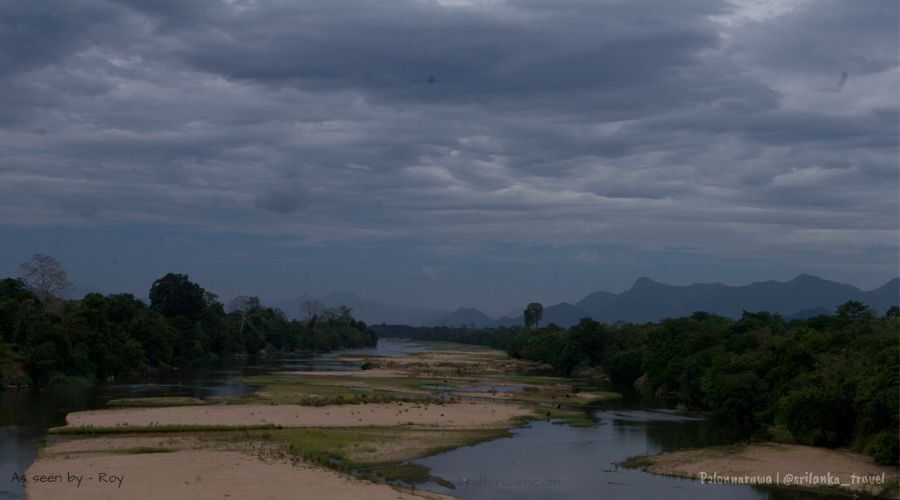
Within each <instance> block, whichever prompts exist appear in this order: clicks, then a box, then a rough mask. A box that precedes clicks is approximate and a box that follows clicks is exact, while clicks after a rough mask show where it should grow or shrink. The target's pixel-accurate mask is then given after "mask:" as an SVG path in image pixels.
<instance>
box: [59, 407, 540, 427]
mask: <svg viewBox="0 0 900 500" xmlns="http://www.w3.org/2000/svg"><path fill="white" fill-rule="evenodd" d="M530 414H531V411H530V410H528V409H525V408H522V407H519V406H514V405H506V404H495V403H490V402H460V403H452V404H444V405H440V404H413V403H380V404H365V405H363V404H358V405H329V406H299V405H227V406H226V405H222V406H202V407H197V406H176V407H169V408H123V409H114V410H91V411H80V412H74V413H70V414H68V415H67V416H66V422H67V423H68V425H69V426H70V427H83V426H94V427H117V426H123V425H127V426H133V427H135V426H137V427H142V426H149V425H231V426H239V425H263V424H272V425H278V426H282V427H360V426H370V425H371V426H394V425H407V424H416V425H431V426H441V427H454V428H455V427H496V426H503V425H505V424H507V422H508V421H509V420H510V419H511V418H513V417H518V416H525V415H530Z"/></svg>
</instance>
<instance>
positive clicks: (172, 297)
mask: <svg viewBox="0 0 900 500" xmlns="http://www.w3.org/2000/svg"><path fill="white" fill-rule="evenodd" d="M50 292H52V289H44V290H43V291H42V290H41V287H40V286H34V285H32V286H29V285H28V284H26V281H25V280H23V279H17V278H6V279H3V280H0V376H2V379H3V380H2V381H3V385H4V387H5V386H7V385H14V386H22V385H28V384H34V385H37V386H43V385H47V384H51V383H59V382H62V381H67V380H69V381H70V380H73V379H85V380H88V381H90V380H108V379H110V378H115V377H120V376H125V375H132V374H139V373H145V372H148V371H152V370H156V369H165V368H172V367H183V366H189V365H196V364H202V363H209V362H215V361H220V360H228V359H233V358H235V357H241V356H253V355H260V354H265V353H272V352H293V351H328V350H332V349H336V348H341V347H364V346H373V345H375V343H376V342H377V339H376V337H375V333H374V332H373V331H372V330H371V329H369V328H368V327H367V326H366V324H365V323H363V322H361V321H356V320H354V319H353V317H352V316H351V311H350V310H349V309H348V308H340V309H337V310H331V309H325V308H321V309H316V308H315V307H311V308H310V313H311V314H310V315H309V317H308V319H307V320H305V321H290V320H288V319H287V318H286V317H285V315H284V313H283V312H281V311H280V310H277V309H272V308H269V307H265V306H263V305H262V304H260V301H259V299H258V298H256V297H246V296H245V297H238V298H236V299H234V300H232V301H231V302H229V304H228V306H227V308H226V306H224V305H223V304H222V303H220V302H219V300H218V298H217V297H216V296H215V295H214V294H212V293H209V292H208V291H206V290H204V289H203V287H201V286H200V285H198V284H196V283H193V282H191V281H190V280H189V279H188V276H186V275H183V274H171V273H170V274H167V275H165V276H163V277H162V278H160V279H158V280H157V281H155V282H154V283H153V286H152V287H151V289H150V304H145V303H144V302H143V301H141V300H139V299H137V298H135V297H134V296H133V295H131V294H127V293H123V294H114V295H106V296H104V295H101V294H97V293H91V294H88V295H86V296H85V297H84V298H83V299H81V300H61V299H55V298H53V296H52V294H51V293H50ZM226 309H227V312H226ZM0 390H2V389H0Z"/></svg>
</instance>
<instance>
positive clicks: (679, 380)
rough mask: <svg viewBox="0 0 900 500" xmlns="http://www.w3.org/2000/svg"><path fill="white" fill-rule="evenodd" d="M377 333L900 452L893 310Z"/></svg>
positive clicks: (753, 422)
mask: <svg viewBox="0 0 900 500" xmlns="http://www.w3.org/2000/svg"><path fill="white" fill-rule="evenodd" d="M530 323H532V322H530ZM373 328H375V330H376V332H377V333H378V334H379V335H381V336H387V335H391V336H403V337H409V338H414V339H421V340H445V341H456V342H463V343H473V344H479V345H489V346H493V347H497V348H501V349H505V350H506V351H507V353H508V354H509V355H510V356H511V357H513V358H519V359H526V360H531V361H536V362H539V363H543V364H545V365H546V366H547V367H548V368H549V369H552V370H553V371H555V372H556V373H558V374H561V375H569V376H578V375H579V374H585V373H592V372H596V371H597V370H602V372H603V373H605V374H606V376H608V377H609V379H610V380H611V383H612V384H613V385H614V386H615V387H617V388H628V389H630V388H635V389H637V390H638V391H639V392H641V393H643V394H644V395H645V396H649V397H660V398H672V399H675V400H677V401H679V402H681V403H682V404H684V405H686V406H688V407H690V408H696V409H704V410H708V411H710V412H711V413H712V415H713V416H714V417H715V418H716V419H718V420H719V421H721V422H723V423H726V424H728V425H729V426H731V427H733V428H734V429H736V430H737V431H739V432H740V433H741V434H742V435H745V436H747V437H755V438H760V439H776V440H781V441H785V442H797V443H802V444H808V445H814V446H828V447H836V446H851V447H853V448H855V449H857V450H860V451H864V452H865V453H867V454H869V455H870V456H872V457H873V458H875V459H876V460H877V461H878V462H880V463H884V464H896V463H897V462H898V454H900V452H898V449H900V446H898V443H900V441H898V429H900V396H898V395H900V318H898V309H897V307H893V308H891V309H890V310H889V311H888V313H887V314H886V315H885V316H882V317H878V316H876V314H875V313H874V312H873V311H872V309H870V308H869V307H867V306H866V305H865V304H862V303H860V302H856V301H850V302H847V303H846V304H843V305H841V306H839V307H838V308H837V310H836V311H835V313H834V314H832V315H821V316H816V317H813V318H809V319H805V320H790V321H788V320H785V319H784V318H783V317H781V316H779V315H777V314H770V313H767V312H758V313H751V312H745V313H744V314H743V316H742V317H741V318H740V319H737V320H735V319H730V318H725V317H722V316H717V315H714V314H708V313H704V312H698V313H695V314H693V315H691V316H688V317H682V318H672V319H666V320H663V321H660V322H655V323H647V324H643V325H635V324H630V323H616V324H612V325H607V324H600V323H598V322H596V321H593V320H591V319H589V318H585V319H582V320H581V322H580V323H578V324H577V325H576V326H574V327H572V328H569V329H563V328H560V327H557V326H555V325H552V324H551V325H548V326H546V327H543V328H527V327H526V328H490V329H455V328H412V327H400V326H391V325H376V326H374V327H373Z"/></svg>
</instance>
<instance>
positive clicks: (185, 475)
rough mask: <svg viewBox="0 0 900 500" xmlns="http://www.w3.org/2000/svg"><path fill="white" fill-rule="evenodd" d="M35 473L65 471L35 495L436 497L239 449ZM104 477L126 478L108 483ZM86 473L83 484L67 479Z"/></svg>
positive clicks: (52, 461)
mask: <svg viewBox="0 0 900 500" xmlns="http://www.w3.org/2000/svg"><path fill="white" fill-rule="evenodd" d="M26 474H27V477H28V478H32V477H33V476H40V475H45V476H52V475H56V474H60V475H61V476H62V482H53V483H38V482H31V483H26V486H25V493H26V496H27V497H28V498H29V499H30V500H43V499H47V500H56V499H60V498H65V499H68V500H99V499H128V500H151V499H161V500H163V499H164V500H171V499H180V498H191V499H197V500H203V499H217V500H218V499H223V498H233V499H236V500H242V499H248V500H255V499H279V498H296V499H310V500H318V499H334V500H357V499H361V498H363V499H366V500H395V499H420V498H422V496H428V497H432V498H434V497H436V495H431V494H427V493H422V494H421V496H420V495H418V494H416V493H418V492H415V493H414V492H401V491H398V490H395V489H393V488H391V487H390V486H387V485H383V484H374V483H371V482H367V481H362V480H359V479H355V478H352V477H350V476H346V475H343V474H339V473H337V472H334V471H330V470H327V469H323V468H320V467H315V466H312V465H309V464H305V463H299V464H297V465H291V464H290V463H288V462H281V461H275V462H268V463H267V462H263V461H262V460H260V459H257V458H255V457H251V456H249V455H244V454H242V453H239V452H232V451H211V450H203V451H178V452H172V453H148V454H136V455H105V456H87V457H79V458H72V459H61V458H49V459H41V460H38V461H36V462H35V463H34V464H33V465H32V466H31V467H30V468H29V469H28V471H27V473H26ZM101 474H106V475H107V479H109V478H110V476H116V477H121V478H122V481H121V486H119V484H118V482H101V480H100V478H101V476H100V475H101ZM69 475H75V476H82V477H83V479H82V482H81V486H80V487H78V486H77V483H76V482H74V481H73V482H67V478H68V476H69Z"/></svg>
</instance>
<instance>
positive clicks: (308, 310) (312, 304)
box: [300, 299, 325, 320]
mask: <svg viewBox="0 0 900 500" xmlns="http://www.w3.org/2000/svg"><path fill="white" fill-rule="evenodd" d="M300 309H302V310H303V312H304V313H305V314H306V319H307V320H312V319H313V318H315V317H316V316H321V315H322V313H323V312H325V306H323V305H322V303H321V302H319V301H318V300H313V299H310V300H306V301H304V302H303V303H302V304H300Z"/></svg>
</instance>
